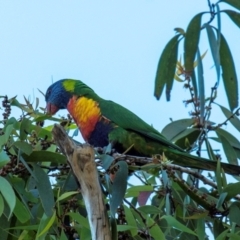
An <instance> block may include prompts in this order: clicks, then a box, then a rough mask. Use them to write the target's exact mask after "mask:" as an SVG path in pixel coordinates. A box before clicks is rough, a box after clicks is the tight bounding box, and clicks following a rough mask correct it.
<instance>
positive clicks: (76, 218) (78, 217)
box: [67, 212, 90, 229]
mask: <svg viewBox="0 0 240 240" xmlns="http://www.w3.org/2000/svg"><path fill="white" fill-rule="evenodd" d="M67 215H69V216H70V217H71V218H72V219H73V220H74V221H77V222H78V223H79V224H81V225H82V226H83V227H85V228H87V229H90V227H89V222H88V219H87V218H85V217H83V216H82V215H81V214H80V213H74V212H70V213H68V214H67Z"/></svg>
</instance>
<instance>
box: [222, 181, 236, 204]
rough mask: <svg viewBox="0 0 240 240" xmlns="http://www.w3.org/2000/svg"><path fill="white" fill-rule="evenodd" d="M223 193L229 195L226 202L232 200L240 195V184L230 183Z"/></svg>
mask: <svg viewBox="0 0 240 240" xmlns="http://www.w3.org/2000/svg"><path fill="white" fill-rule="evenodd" d="M223 192H226V193H227V197H226V200H227V201H228V200H230V199H231V198H233V197H235V196H236V195H237V194H239V193H240V182H237V183H229V184H228V185H227V186H226V187H225V188H224V189H223Z"/></svg>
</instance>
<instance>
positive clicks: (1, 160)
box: [0, 150, 10, 168]
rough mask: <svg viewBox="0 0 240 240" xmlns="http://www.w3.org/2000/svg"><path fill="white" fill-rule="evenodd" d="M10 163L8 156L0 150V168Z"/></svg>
mask: <svg viewBox="0 0 240 240" xmlns="http://www.w3.org/2000/svg"><path fill="white" fill-rule="evenodd" d="M9 161H10V158H9V156H8V155H7V154H6V152H5V151H3V150H2V151H1V150H0V168H2V167H3V166H5V165H6V164H7V163H8V162H9Z"/></svg>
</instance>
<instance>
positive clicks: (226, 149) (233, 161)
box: [217, 132, 238, 165]
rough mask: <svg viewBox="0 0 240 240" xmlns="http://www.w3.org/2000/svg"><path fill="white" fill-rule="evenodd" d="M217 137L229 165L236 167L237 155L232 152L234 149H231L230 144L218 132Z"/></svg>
mask: <svg viewBox="0 0 240 240" xmlns="http://www.w3.org/2000/svg"><path fill="white" fill-rule="evenodd" d="M217 135H218V137H219V138H220V139H221V142H222V146H223V150H224V153H225V154H226V157H227V160H228V162H229V163H231V164H235V165H238V159H237V154H236V152H235V151H234V148H233V147H232V145H231V143H230V142H229V141H228V139H227V138H225V137H224V136H223V135H221V134H218V132H217Z"/></svg>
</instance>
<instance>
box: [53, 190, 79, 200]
mask: <svg viewBox="0 0 240 240" xmlns="http://www.w3.org/2000/svg"><path fill="white" fill-rule="evenodd" d="M78 193H79V192H78V191H72V192H65V193H63V194H62V195H61V196H60V197H59V198H58V199H57V201H56V202H59V201H62V200H64V199H66V198H68V197H70V196H72V195H75V194H78Z"/></svg>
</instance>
